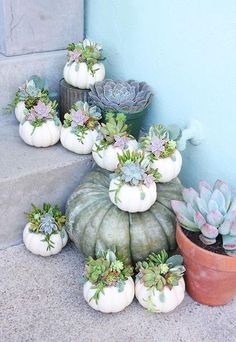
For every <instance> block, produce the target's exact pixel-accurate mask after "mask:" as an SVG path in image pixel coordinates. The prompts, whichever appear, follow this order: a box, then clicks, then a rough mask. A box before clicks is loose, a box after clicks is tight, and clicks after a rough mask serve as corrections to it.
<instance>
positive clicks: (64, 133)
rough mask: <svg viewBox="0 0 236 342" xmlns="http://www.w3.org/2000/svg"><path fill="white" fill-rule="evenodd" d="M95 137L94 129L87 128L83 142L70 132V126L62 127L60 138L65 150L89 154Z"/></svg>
mask: <svg viewBox="0 0 236 342" xmlns="http://www.w3.org/2000/svg"><path fill="white" fill-rule="evenodd" d="M96 137H97V131H96V130H87V131H86V132H85V136H84V139H83V142H81V141H79V140H78V137H77V136H76V135H75V134H74V133H73V132H71V127H67V128H65V127H62V128H61V136H60V140H61V143H62V146H64V147H65V148H66V149H67V150H69V151H72V152H75V153H78V154H89V153H91V152H92V148H93V145H94V142H95V140H96Z"/></svg>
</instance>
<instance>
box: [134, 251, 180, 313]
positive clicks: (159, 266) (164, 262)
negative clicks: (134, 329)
mask: <svg viewBox="0 0 236 342" xmlns="http://www.w3.org/2000/svg"><path fill="white" fill-rule="evenodd" d="M182 263H183V258H182V257H181V256H180V255H173V256H172V257H170V258H169V257H168V254H167V253H166V251H165V250H162V251H161V252H160V253H159V254H155V253H152V254H150V255H149V256H148V257H147V259H146V260H145V261H139V262H138V263H137V264H136V270H137V271H138V274H137V275H136V281H135V296H136V298H137V299H138V301H139V303H140V304H141V305H142V306H143V307H144V308H146V309H148V310H149V311H151V312H170V311H172V310H174V309H175V308H176V307H177V306H178V305H179V304H180V303H181V302H182V301H183V299H184V293H185V282H184V279H183V273H184V272H185V268H184V266H183V265H182Z"/></svg>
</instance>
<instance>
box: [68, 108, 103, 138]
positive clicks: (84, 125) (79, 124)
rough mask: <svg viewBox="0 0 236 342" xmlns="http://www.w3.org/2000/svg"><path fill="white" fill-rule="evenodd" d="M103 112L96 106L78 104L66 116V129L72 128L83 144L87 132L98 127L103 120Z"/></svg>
mask: <svg viewBox="0 0 236 342" xmlns="http://www.w3.org/2000/svg"><path fill="white" fill-rule="evenodd" d="M101 117H102V116H101V111H100V109H99V108H98V107H96V106H89V104H88V103H87V102H82V101H78V102H76V103H75V104H74V105H73V106H72V108H71V109H70V111H69V113H66V114H65V116H64V124H63V126H64V127H66V128H67V127H71V132H72V133H74V134H75V135H76V136H77V137H78V140H79V141H80V142H83V140H84V136H85V134H86V131H88V130H93V129H95V128H96V127H98V125H99V123H98V121H99V120H100V119H101Z"/></svg>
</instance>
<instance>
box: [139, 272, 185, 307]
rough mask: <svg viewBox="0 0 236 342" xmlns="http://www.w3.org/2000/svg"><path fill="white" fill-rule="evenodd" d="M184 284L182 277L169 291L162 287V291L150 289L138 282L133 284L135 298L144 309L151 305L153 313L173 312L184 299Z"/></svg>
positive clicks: (166, 287)
mask: <svg viewBox="0 0 236 342" xmlns="http://www.w3.org/2000/svg"><path fill="white" fill-rule="evenodd" d="M184 292H185V283H184V279H183V277H182V278H180V280H179V284H178V285H177V286H173V287H172V289H171V290H170V289H169V288H168V286H164V289H163V290H162V291H158V290H156V289H150V288H147V287H146V286H144V284H143V283H142V282H141V281H140V280H138V281H137V282H136V284H135V296H136V298H137V299H138V301H139V303H140V304H141V305H142V306H143V307H144V308H146V309H148V308H149V305H150V303H151V306H152V311H154V312H170V311H172V310H174V309H175V308H176V307H177V306H178V305H179V304H180V303H181V302H182V301H183V299H184Z"/></svg>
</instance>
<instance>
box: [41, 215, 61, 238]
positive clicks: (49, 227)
mask: <svg viewBox="0 0 236 342" xmlns="http://www.w3.org/2000/svg"><path fill="white" fill-rule="evenodd" d="M57 229H58V227H57V224H56V221H55V219H54V217H53V216H52V215H51V214H49V213H47V214H45V216H43V217H42V218H41V224H40V231H41V232H42V233H43V234H52V233H53V231H57Z"/></svg>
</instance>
